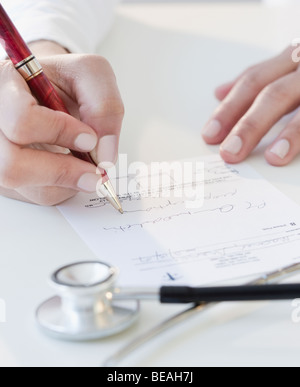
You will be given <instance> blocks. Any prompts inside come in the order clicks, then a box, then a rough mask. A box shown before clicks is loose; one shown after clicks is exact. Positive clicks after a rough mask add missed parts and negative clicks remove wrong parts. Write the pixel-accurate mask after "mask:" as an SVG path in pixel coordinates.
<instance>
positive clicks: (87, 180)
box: [77, 173, 101, 192]
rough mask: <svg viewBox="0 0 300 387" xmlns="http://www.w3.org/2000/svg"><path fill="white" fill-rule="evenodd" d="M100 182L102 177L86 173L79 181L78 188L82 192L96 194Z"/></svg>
mask: <svg viewBox="0 0 300 387" xmlns="http://www.w3.org/2000/svg"><path fill="white" fill-rule="evenodd" d="M99 180H101V177H99V176H97V175H96V174H95V173H85V174H84V175H82V176H81V178H80V179H79V180H78V183H77V187H78V188H79V189H80V190H82V191H86V192H96V190H97V184H98V183H99Z"/></svg>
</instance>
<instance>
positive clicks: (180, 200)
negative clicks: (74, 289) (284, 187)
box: [59, 156, 300, 286]
mask: <svg viewBox="0 0 300 387" xmlns="http://www.w3.org/2000/svg"><path fill="white" fill-rule="evenodd" d="M200 161H201V162H202V163H203V165H204V166H205V168H204V174H203V175H202V176H201V178H199V176H198V178H197V177H196V175H195V176H193V177H192V179H191V180H189V181H185V182H184V183H182V182H179V181H176V179H172V180H171V183H170V185H169V186H166V185H163V186H162V185H156V186H154V187H153V186H152V187H150V186H148V185H147V184H146V183H145V182H146V180H147V179H146V177H143V176H141V175H140V176H137V177H134V179H135V183H136V184H135V186H136V187H138V188H139V189H135V190H133V191H124V192H120V195H119V197H120V201H121V203H122V206H123V209H124V215H123V216H120V215H119V214H117V213H116V212H114V211H113V210H112V209H111V206H110V205H108V204H107V201H106V200H105V199H104V198H100V197H97V196H95V195H84V194H79V195H78V196H76V197H75V198H73V199H71V200H70V201H68V202H66V203H64V204H63V205H61V206H59V209H60V211H61V212H62V213H63V215H64V216H65V217H66V219H68V221H69V222H70V223H71V225H72V226H73V227H74V228H75V230H76V231H77V232H78V234H79V235H80V236H81V237H82V238H83V239H84V240H85V241H86V243H87V244H88V245H89V247H90V248H91V249H92V250H93V251H94V252H95V254H96V255H97V257H98V258H99V259H100V260H104V261H106V262H111V263H113V264H115V265H116V266H118V267H119V268H120V272H121V275H120V282H121V284H122V285H129V286H134V285H136V286H139V285H145V286H146V285H151V286H153V285H155V284H156V285H162V284H164V283H166V284H167V283H184V284H195V285H201V284H208V283H212V282H217V281H222V280H230V279H233V278H238V277H243V276H246V275H251V274H256V273H262V272H266V271H273V270H276V269H277V268H278V267H281V266H285V265H287V264H289V263H294V262H295V261H297V260H300V258H299V254H300V253H299V252H300V229H299V228H298V225H300V209H299V206H297V205H296V204H294V203H293V202H292V201H290V200H289V199H288V198H286V197H285V196H284V195H283V194H281V193H280V192H279V191H277V190H276V189H275V188H274V187H273V186H272V185H271V184H269V183H268V182H267V181H265V180H264V179H263V178H261V176H259V175H258V174H257V173H256V172H255V171H254V170H253V169H251V168H250V167H249V166H248V165H247V164H241V165H238V166H234V167H233V166H229V165H226V164H225V163H224V162H223V161H222V160H221V159H220V158H219V156H212V157H204V158H201V159H200ZM126 178H127V177H126V176H125V177H119V178H118V182H122V179H126ZM180 184H181V185H180ZM184 185H186V186H188V187H189V188H193V187H195V186H196V185H197V186H198V187H199V186H202V188H203V190H202V192H203V203H202V205H201V207H195V208H187V207H186V206H185V198H184V197H175V196H176V195H174V193H175V192H177V191H178V188H180V189H184V188H185V187H184ZM176 190H177V191H176ZM166 192H168V193H169V197H166V196H165V193H166Z"/></svg>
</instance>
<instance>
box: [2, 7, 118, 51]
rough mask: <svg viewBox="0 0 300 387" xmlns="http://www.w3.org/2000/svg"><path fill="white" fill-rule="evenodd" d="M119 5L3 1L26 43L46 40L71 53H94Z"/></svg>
mask: <svg viewBox="0 0 300 387" xmlns="http://www.w3.org/2000/svg"><path fill="white" fill-rule="evenodd" d="M118 2H119V0H2V1H1V4H2V5H3V7H4V8H5V10H6V11H7V13H8V14H9V15H10V17H11V18H12V20H13V22H14V24H15V25H16V27H17V28H18V29H19V31H20V33H21V35H22V36H23V38H24V40H25V41H26V42H31V41H35V40H40V39H46V40H52V41H55V42H57V43H59V44H61V45H62V46H63V47H66V48H67V49H68V50H69V51H71V52H75V53H80V52H86V53H94V52H95V49H96V47H97V45H98V44H99V42H100V41H101V39H103V37H104V36H105V34H106V33H107V32H108V30H109V27H110V25H111V22H112V19H113V11H114V7H115V5H116V4H117V3H118ZM1 54H3V52H1ZM3 56H4V55H2V57H3Z"/></svg>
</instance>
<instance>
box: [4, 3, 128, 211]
mask: <svg viewBox="0 0 300 387" xmlns="http://www.w3.org/2000/svg"><path fill="white" fill-rule="evenodd" d="M1 8H2V7H1ZM3 11H4V10H3ZM2 44H4V46H5V43H4V42H3V39H2ZM6 50H7V53H8V55H9V56H10V58H11V59H15V61H17V60H18V59H20V58H13V54H14V53H13V54H12V53H11V52H9V50H8V49H7V46H6ZM41 50H42V51H43V54H44V53H45V52H46V53H47V54H48V53H49V55H55V54H60V53H62V52H64V50H63V49H62V48H61V47H60V46H58V45H56V44H54V43H50V42H40V43H38V44H36V48H35V52H37V53H39V52H41ZM65 52H66V51H65ZM26 55H27V53H24V58H23V59H25V56H26ZM41 62H42V65H43V67H44V69H45V70H46V73H47V77H48V78H49V80H50V81H51V83H52V85H54V87H55V89H56V91H57V92H58V94H59V97H60V98H61V99H62V100H63V102H64V105H65V106H66V109H65V110H63V109H57V110H62V111H54V110H51V109H49V108H46V107H43V106H41V105H40V104H39V103H38V102H37V100H36V99H35V98H34V97H33V95H32V92H31V91H30V90H29V88H28V86H27V85H26V82H25V81H24V79H23V78H22V77H21V76H20V74H19V73H18V72H17V71H16V69H15V68H14V66H13V65H12V64H11V62H10V61H4V62H2V65H1V66H0V84H1V89H0V129H1V132H0V149H1V156H2V157H1V164H0V186H1V187H2V189H1V192H2V193H3V194H5V195H7V196H10V197H14V198H17V199H22V200H27V201H31V202H34V203H38V204H43V205H53V204H57V203H59V202H61V201H63V200H66V199H67V198H69V197H71V196H73V195H74V194H75V193H76V192H77V191H85V192H94V191H95V189H96V185H97V183H98V181H99V179H100V178H101V176H100V175H97V174H96V168H95V165H93V164H92V163H91V162H85V161H82V160H80V158H81V159H83V160H86V161H91V159H90V158H89V156H88V154H87V152H90V151H92V150H93V149H94V148H95V147H96V146H97V144H98V146H97V148H96V151H94V154H96V156H97V161H98V162H100V166H101V167H102V168H107V166H108V164H107V163H111V164H113V163H115V162H116V159H117V154H118V141H119V135H120V129H121V124H122V119H123V104H122V100H121V97H120V94H119V91H118V87H117V85H116V81H115V76H114V74H113V71H112V69H111V67H110V65H109V64H108V63H107V61H106V60H104V59H103V58H101V57H98V56H87V55H71V54H69V55H62V56H52V57H48V58H44V60H43V61H41ZM18 63H19V62H18ZM36 63H37V62H35V61H32V62H31V63H29V66H28V67H29V71H32V70H38V69H35V68H34V66H38V65H36ZM14 64H15V65H16V63H14ZM24 69H25V71H27V70H28V68H27V66H26V65H25V66H24ZM19 71H20V70H19ZM22 75H23V74H22ZM24 78H25V77H24ZM32 79H33V82H34V78H32ZM27 81H28V80H27ZM29 81H31V80H29ZM35 86H36V85H35ZM35 91H38V90H37V87H35ZM34 94H35V96H36V97H37V98H38V99H39V96H38V95H37V93H36V92H35V93H34ZM52 99H53V98H52ZM44 105H45V103H44ZM49 107H51V106H49ZM52 109H53V107H52ZM66 111H68V112H70V113H71V114H72V116H73V117H72V116H70V115H69V114H67V113H66ZM66 148H67V149H71V151H72V152H73V153H74V154H75V155H76V158H75V157H72V156H71V155H70V154H65V153H66V152H65V150H66ZM84 154H85V155H86V156H87V159H85V158H84V157H81V155H84ZM78 157H80V158H78ZM102 178H103V180H104V181H103V183H104V182H105V179H107V175H106V173H105V172H104V171H103V175H102ZM107 180H108V179H107Z"/></svg>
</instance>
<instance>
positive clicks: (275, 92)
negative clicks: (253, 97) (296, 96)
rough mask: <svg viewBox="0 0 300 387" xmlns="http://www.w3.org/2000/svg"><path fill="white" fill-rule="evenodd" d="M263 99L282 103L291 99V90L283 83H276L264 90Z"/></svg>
mask: <svg viewBox="0 0 300 387" xmlns="http://www.w3.org/2000/svg"><path fill="white" fill-rule="evenodd" d="M261 98H262V99H267V100H275V101H279V102H282V101H284V100H285V99H290V90H288V88H287V87H286V86H285V85H284V83H283V82H274V83H271V84H270V85H268V86H266V87H265V88H264V89H263V90H262V93H261Z"/></svg>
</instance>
